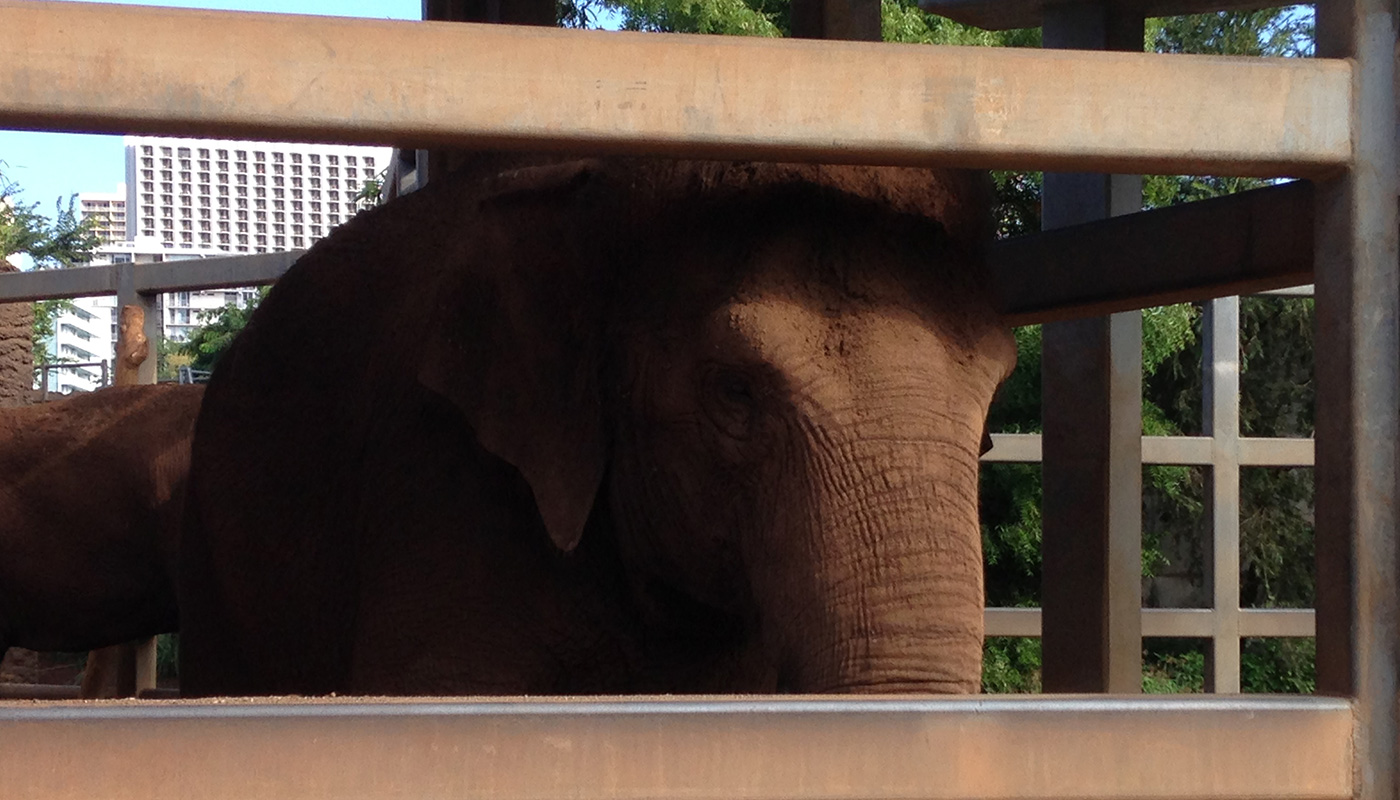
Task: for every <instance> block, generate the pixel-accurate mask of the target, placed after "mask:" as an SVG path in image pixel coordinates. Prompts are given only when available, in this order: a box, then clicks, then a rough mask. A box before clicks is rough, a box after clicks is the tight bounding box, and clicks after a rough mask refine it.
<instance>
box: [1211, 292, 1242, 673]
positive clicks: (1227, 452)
mask: <svg viewBox="0 0 1400 800" xmlns="http://www.w3.org/2000/svg"><path fill="white" fill-rule="evenodd" d="M1201 327H1202V329H1203V332H1204V334H1205V335H1204V339H1205V341H1204V345H1205V346H1204V352H1203V354H1202V359H1201V369H1202V372H1203V374H1202V376H1201V378H1202V380H1201V384H1202V387H1203V389H1204V391H1203V394H1204V397H1203V398H1202V401H1203V403H1204V407H1203V408H1202V413H1201V418H1202V421H1203V423H1204V426H1205V431H1204V432H1205V434H1206V436H1209V437H1210V456H1211V458H1210V460H1211V469H1210V476H1209V479H1208V484H1207V485H1208V487H1209V492H1208V494H1207V497H1206V502H1207V507H1208V508H1209V509H1210V531H1211V534H1210V541H1211V545H1210V550H1209V552H1210V557H1209V559H1208V560H1207V577H1208V579H1209V580H1208V582H1209V584H1210V589H1211V605H1212V610H1213V611H1214V613H1213V614H1212V615H1211V623H1212V625H1211V628H1212V630H1211V642H1210V671H1209V673H1208V674H1207V676H1206V686H1207V688H1208V689H1209V690H1210V691H1215V692H1238V691H1239V690H1240V299H1239V298H1238V297H1226V298H1222V299H1220V300H1212V301H1211V302H1209V303H1207V304H1206V308H1205V318H1204V320H1203V321H1202V326H1201Z"/></svg>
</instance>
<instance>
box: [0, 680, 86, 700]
mask: <svg viewBox="0 0 1400 800" xmlns="http://www.w3.org/2000/svg"><path fill="white" fill-rule="evenodd" d="M79 693H80V687H77V686H55V685H50V684H46V683H0V700H77V699H78V696H79Z"/></svg>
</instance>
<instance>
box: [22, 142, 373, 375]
mask: <svg viewBox="0 0 1400 800" xmlns="http://www.w3.org/2000/svg"><path fill="white" fill-rule="evenodd" d="M123 141H124V143H125V145H126V176H127V181H126V185H125V186H124V187H118V191H117V192H116V193H82V194H79V196H78V200H79V204H80V208H81V210H82V215H83V218H85V219H93V220H94V221H95V224H96V230H97V233H98V237H99V238H100V239H101V240H102V246H101V247H99V248H98V250H97V253H96V256H95V257H94V259H93V261H92V263H93V264H94V265H96V264H119V263H132V262H134V263H147V262H155V261H175V260H183V259H188V258H215V257H222V256H231V255H240V254H246V253H267V252H275V251H280V250H299V249H302V248H306V247H310V246H311V245H312V244H313V243H314V242H315V241H316V240H317V239H319V238H321V237H322V236H325V235H326V234H327V233H329V232H330V231H331V229H332V228H334V227H335V226H337V225H339V224H341V223H342V222H345V221H346V220H348V219H349V218H350V217H353V216H354V215H355V214H356V213H357V212H358V211H360V210H361V209H362V208H363V207H365V206H367V205H372V204H373V202H372V201H370V202H365V201H361V200H360V199H359V197H360V194H361V192H362V190H363V189H364V186H365V183H366V182H367V181H372V180H378V179H380V173H381V172H383V170H384V169H385V167H387V166H388V165H389V160H390V158H391V155H392V151H391V149H390V148H387V147H357V146H347V145H324V144H293V143H284V142H253V141H232V140H216V139H184V138H178V139H177V138H167V137H156V136H127V137H126V138H125V139H124V140H123ZM255 292H256V289H252V288H247V289H216V290H211V291H198V292H193V291H192V292H170V293H167V294H164V295H162V296H161V298H160V301H159V304H158V311H159V313H160V316H161V333H162V334H163V335H164V336H165V337H166V338H168V339H172V340H175V341H180V340H183V339H185V338H187V337H188V336H189V335H190V332H191V331H193V330H194V329H195V328H196V327H198V326H199V324H200V314H201V313H202V312H207V311H215V310H217V309H219V308H222V307H223V306H225V305H228V304H235V305H246V304H247V303H248V301H249V300H250V299H251V298H252V297H253V295H254V294H255ZM73 304H74V307H75V310H74V311H73V312H70V313H67V314H63V315H61V316H60V317H59V319H58V320H57V321H56V325H55V327H56V332H55V337H54V343H53V355H55V356H56V357H57V358H58V359H60V360H63V361H69V362H88V361H107V362H109V363H110V361H111V359H112V358H113V357H114V355H115V352H116V338H117V308H116V298H114V297H88V298H79V299H77V300H74V301H73ZM101 378H102V374H101V370H100V368H96V367H93V368H88V367H65V368H63V369H59V370H53V371H51V373H50V376H49V389H50V391H59V392H64V393H67V392H70V391H74V390H79V391H91V390H92V389H95V388H97V387H98V386H100V385H101Z"/></svg>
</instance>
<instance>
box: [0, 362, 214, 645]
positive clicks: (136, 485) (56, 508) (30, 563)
mask: <svg viewBox="0 0 1400 800" xmlns="http://www.w3.org/2000/svg"><path fill="white" fill-rule="evenodd" d="M202 395H203V387H198V386H130V387H113V388H109V389H102V390H100V391H97V392H93V393H91V394H83V395H78V396H75V397H71V398H67V399H63V400H57V401H54V402H51V403H41V404H38V405H32V406H25V407H21V408H14V409H6V410H4V411H3V412H0V480H3V481H4V483H3V485H2V486H0V657H2V656H3V655H4V651H5V649H6V648H8V647H12V646H13V647H24V648H28V649H30V650H60V651H81V650H92V649H96V648H101V647H106V646H108V645H114V644H118V643H121V642H125V641H128V640H131V639H138V638H143V637H147V636H154V635H156V634H158V633H166V632H170V631H174V630H176V628H177V627H178V624H179V614H178V611H177V607H176V603H175V578H174V570H175V567H176V548H177V544H178V541H179V526H180V523H181V510H182V508H183V502H184V487H185V479H186V476H187V475H188V471H189V448H190V434H191V432H192V431H193V428H194V419H195V415H196V413H197V412H198V410H199V403H200V398H201V396H202Z"/></svg>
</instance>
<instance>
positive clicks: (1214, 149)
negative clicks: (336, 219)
mask: <svg viewBox="0 0 1400 800" xmlns="http://www.w3.org/2000/svg"><path fill="white" fill-rule="evenodd" d="M0 49H2V50H3V51H4V52H5V53H6V54H7V67H6V69H5V70H4V71H3V72H0V125H3V126H5V127H11V128H23V129H33V130H58V131H89V132H107V133H157V134H172V135H195V136H221V137H248V138H269V139H278V140H290V141H336V142H358V143H377V144H391V145H395V146H400V147H427V146H447V147H451V146H461V147H475V148H481V147H509V148H522V149H531V150H566V151H573V152H584V151H586V152H592V153H601V152H632V153H637V154H653V155H669V156H686V157H723V158H757V159H764V160H784V159H792V160H815V161H825V162H847V163H861V162H865V163H892V164H893V163H900V164H931V163H947V164H958V165H964V166H975V167H1006V168H1036V169H1040V168H1050V169H1058V170H1073V169H1096V170H1113V171H1119V172H1153V173H1168V174H1182V173H1193V174H1240V175H1244V174H1248V175H1269V176H1272V175H1321V174H1330V173H1333V172H1335V171H1336V170H1337V169H1339V168H1340V167H1342V166H1343V165H1345V164H1346V163H1348V161H1349V159H1350V157H1351V149H1350V141H1351V139H1350V131H1349V129H1348V125H1347V121H1348V119H1349V116H1348V115H1347V113H1346V112H1347V96H1346V91H1345V87H1346V86H1347V85H1348V81H1349V79H1350V72H1351V67H1350V65H1349V63H1348V62H1346V61H1342V60H1337V61H1326V60H1317V59H1272V60H1270V59H1250V60H1245V59H1227V58H1221V57H1212V56H1171V57H1163V56H1158V55H1151V54H1144V53H1141V52H1138V53H1082V52H1072V53H1071V52H1063V51H1061V52H1056V51H1053V50H1046V51H1040V50H1025V49H1012V48H994V47H935V46H927V45H900V44H889V43H870V42H830V41H805V40H797V39H759V38H746V37H721V36H685V35H667V36H658V35H655V34H644V33H627V32H608V31H581V30H561V29H547V28H538V27H525V26H508V25H478V24H471V23H455V22H403V21H382V20H363V19H344V18H331V17H306V16H294V15H281V14H277V15H271V14H254V13H240V12H215V11H200V10H186V9H165V8H147V7H130V6H117V5H105V4H88V3H68V2H63V3H58V2H52V3H45V2H33V1H32V0H5V2H0ZM1141 97H1151V98H1152V102H1151V103H1141V102H1124V99H1125V98H1141Z"/></svg>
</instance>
